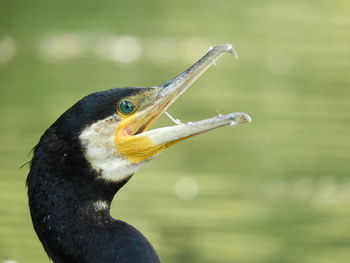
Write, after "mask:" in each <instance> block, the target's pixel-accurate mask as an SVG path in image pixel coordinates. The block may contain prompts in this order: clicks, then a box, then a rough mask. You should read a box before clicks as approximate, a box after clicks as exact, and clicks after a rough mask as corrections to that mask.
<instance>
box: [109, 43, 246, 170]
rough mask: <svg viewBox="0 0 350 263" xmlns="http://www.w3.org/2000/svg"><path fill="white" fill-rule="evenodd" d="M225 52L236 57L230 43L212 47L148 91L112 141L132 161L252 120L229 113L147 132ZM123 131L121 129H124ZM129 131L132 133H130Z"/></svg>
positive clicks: (143, 158)
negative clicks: (142, 104)
mask: <svg viewBox="0 0 350 263" xmlns="http://www.w3.org/2000/svg"><path fill="white" fill-rule="evenodd" d="M224 53H231V54H233V55H234V56H235V57H236V58H238V56H237V53H236V52H235V50H234V49H233V47H232V45H220V46H215V47H213V48H211V49H210V50H209V52H208V53H207V54H206V55H205V56H204V57H202V58H201V59H200V60H199V61H197V62H196V63H195V64H194V65H193V66H191V67H190V68H188V69H187V70H185V71H184V72H183V73H181V74H179V75H178V76H176V77H175V78H174V79H172V80H171V81H169V82H166V83H164V84H162V85H160V86H158V87H154V88H153V89H152V90H151V91H149V92H150V93H151V94H152V96H151V97H152V101H151V102H150V103H149V105H147V106H146V107H144V108H143V109H142V110H141V111H140V112H138V113H137V114H135V116H133V117H131V118H129V119H128V120H126V121H125V125H123V127H128V130H129V132H127V133H126V132H125V130H126V129H125V128H123V129H118V130H119V132H118V131H117V134H116V138H115V143H116V146H117V149H118V151H119V152H120V153H121V154H123V155H124V156H125V157H126V158H127V159H129V160H130V161H132V162H134V163H139V162H142V161H146V160H148V159H150V158H152V157H153V156H155V155H157V154H158V153H160V152H161V151H162V150H164V149H166V148H167V147H169V146H171V145H173V144H175V143H177V142H179V141H182V140H184V139H186V138H189V137H192V136H194V135H197V134H200V133H204V132H207V131H210V130H213V129H216V128H219V127H222V126H226V125H232V126H234V125H238V124H241V123H245V122H251V118H250V116H249V115H248V114H246V113H237V112H236V113H230V114H225V115H221V114H220V115H218V116H216V117H213V118H210V119H206V120H202V121H198V122H189V123H179V124H177V125H175V126H170V127H163V128H159V129H153V130H149V131H147V129H148V128H149V127H150V126H151V125H152V124H153V123H154V121H156V120H157V119H158V117H159V116H160V115H161V114H162V113H163V112H164V111H165V110H166V109H167V108H168V107H169V106H170V105H171V104H172V103H173V102H174V101H175V100H176V99H177V98H178V97H179V96H180V95H181V94H183V93H184V92H185V91H186V90H187V88H189V87H190V86H191V84H192V83H193V82H194V81H196V80H197V79H198V78H199V77H200V76H201V75H202V74H203V73H204V72H205V71H206V70H207V69H208V68H209V67H210V66H211V65H212V64H214V63H215V61H216V60H217V59H218V58H219V57H220V56H221V55H223V54H224ZM123 131H124V132H123ZM130 131H132V132H130Z"/></svg>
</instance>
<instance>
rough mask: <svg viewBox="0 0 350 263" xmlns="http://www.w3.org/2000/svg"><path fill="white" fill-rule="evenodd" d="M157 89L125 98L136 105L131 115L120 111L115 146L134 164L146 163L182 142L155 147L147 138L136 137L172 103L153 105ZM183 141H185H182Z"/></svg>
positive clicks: (168, 101)
mask: <svg viewBox="0 0 350 263" xmlns="http://www.w3.org/2000/svg"><path fill="white" fill-rule="evenodd" d="M156 92H157V89H155V90H151V91H146V92H144V93H139V94H137V95H134V96H130V97H126V98H123V99H122V100H121V101H120V102H119V103H121V102H122V101H124V100H128V101H131V102H133V103H134V104H135V106H136V108H135V110H134V112H133V113H131V114H124V113H122V112H120V111H119V110H118V115H119V116H120V117H121V121H120V124H119V125H118V127H117V128H116V136H115V141H114V143H115V145H116V147H117V150H118V152H119V153H120V154H122V155H123V156H124V157H126V158H127V159H128V160H129V161H131V162H132V163H140V162H143V161H146V160H148V159H150V158H152V157H153V156H155V155H156V154H158V153H159V152H161V151H163V150H164V149H166V148H168V147H169V146H171V145H173V144H175V143H176V142H178V141H180V140H177V141H172V142H170V143H167V144H163V145H154V144H153V143H152V141H151V140H150V139H149V138H148V137H146V136H134V135H135V133H136V132H137V133H140V132H143V131H146V130H147V129H148V128H149V127H150V126H151V125H152V124H153V123H154V122H155V121H156V120H157V119H158V117H159V116H160V114H161V113H162V112H163V110H164V108H165V107H166V106H168V104H169V103H170V99H169V100H166V101H164V102H163V103H161V105H153V102H154V101H155V97H156ZM181 140H183V139H181Z"/></svg>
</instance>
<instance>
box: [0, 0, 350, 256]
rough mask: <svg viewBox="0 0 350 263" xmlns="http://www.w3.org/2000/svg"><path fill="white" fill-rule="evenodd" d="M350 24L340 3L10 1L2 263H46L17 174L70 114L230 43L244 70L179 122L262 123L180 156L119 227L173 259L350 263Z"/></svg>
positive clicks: (0, 73) (196, 97)
mask: <svg viewBox="0 0 350 263" xmlns="http://www.w3.org/2000/svg"><path fill="white" fill-rule="evenodd" d="M349 11H350V4H349V2H348V1H345V0H336V1H331V2H329V1H290V2H285V1H277V0H270V1H257V0H255V1H223V0H219V1H215V2H214V3H213V2H211V1H184V0H181V1H173V2H167V1H147V2H144V3H141V2H136V1H135V2H134V1H129V2H123V3H122V2H119V1H88V2H86V1H59V2H55V3H52V2H47V1H39V0H35V1H28V2H21V3H20V2H17V1H7V0H5V1H3V2H2V3H1V8H0V123H1V124H0V125H1V126H0V127H1V129H0V156H1V158H0V167H1V169H0V187H1V191H0V262H5V261H6V260H15V261H18V262H21V263H30V262H48V258H47V256H46V255H45V253H44V251H43V249H42V247H41V244H40V243H39V241H38V239H37V237H36V235H35V233H34V230H33V229H32V226H31V221H30V217H29V211H28V208H27V199H26V189H25V178H26V174H27V173H28V167H27V166H25V167H24V168H22V169H19V167H20V166H21V165H22V164H23V163H25V162H27V161H28V160H29V159H30V157H28V154H29V152H30V150H31V148H32V147H33V146H34V145H35V144H36V142H37V141H38V139H39V137H40V135H41V134H42V133H43V131H44V130H45V129H46V128H47V127H48V126H49V125H50V124H51V123H52V122H53V121H54V120H55V119H56V118H57V117H58V116H59V115H60V114H61V113H62V112H63V111H64V110H66V109H67V108H68V107H70V106H71V105H72V104H73V103H74V102H75V101H77V100H78V99H80V98H81V97H82V96H84V95H86V94H88V93H91V92H94V91H97V90H103V89H108V88H111V87H117V86H151V85H157V84H160V83H163V82H165V81H167V80H169V79H170V78H172V77H174V76H175V75H176V74H177V73H179V72H181V71H182V70H184V69H185V68H187V67H188V66H189V65H191V64H192V63H193V62H195V61H196V60H197V59H198V58H199V57H200V56H201V55H203V54H204V53H205V52H206V51H207V48H208V47H209V46H211V45H215V44H222V43H228V42H232V43H233V44H234V45H235V47H236V49H237V51H238V53H239V55H240V61H239V62H237V61H235V60H234V59H232V57H230V56H229V55H225V56H224V57H222V58H221V59H220V60H218V61H217V66H216V67H212V68H211V69H210V70H209V71H208V72H207V73H206V74H205V75H204V76H203V77H202V78H201V79H200V80H198V81H197V82H196V83H195V84H194V85H193V87H191V89H190V90H189V91H188V92H187V93H186V94H184V95H183V97H182V98H181V99H179V100H178V101H177V102H176V103H175V104H174V105H173V106H172V107H171V108H170V109H169V112H170V113H171V114H172V115H174V117H176V118H180V119H181V120H182V121H193V120H199V119H203V118H206V117H210V116H213V115H215V114H217V110H219V111H220V112H222V113H227V112H231V111H244V112H247V113H249V114H251V116H252V118H253V122H252V123H251V124H249V125H244V126H240V127H227V128H223V129H219V130H216V131H213V132H210V133H208V134H204V135H201V136H198V137H195V138H192V139H190V140H188V141H185V142H182V143H180V144H178V145H176V146H174V147H172V148H170V149H169V150H167V151H166V152H164V153H163V154H162V155H161V156H159V157H157V158H156V159H155V160H154V161H152V162H150V163H149V164H147V166H145V167H144V168H143V169H141V170H140V171H139V172H138V173H136V174H135V176H134V178H133V179H132V180H131V181H130V182H129V183H128V185H126V186H125V187H124V188H123V189H122V190H121V191H120V193H118V195H117V196H116V198H115V201H114V202H113V207H112V213H113V215H114V216H115V217H117V218H120V219H123V220H125V221H127V222H129V223H131V224H132V225H134V226H136V227H137V228H138V229H140V230H141V232H143V233H144V234H145V235H146V236H147V237H148V238H149V239H150V240H151V242H152V243H153V244H154V246H155V248H156V250H157V251H158V252H159V254H160V257H161V259H162V261H163V262H173V263H177V262H181V263H184V262H191V263H192V262H240V263H261V262H266V263H267V262H268V263H274V262H276V263H292V262H303V263H316V262H317V263H331V262H332V263H333V262H337V263H345V262H346V263H347V262H349V259H350V235H349V234H350V221H349V218H350V208H349V207H350V162H349V161H350V158H349V148H350V133H349V131H350V117H349V114H350V106H349V105H350V91H349V86H350V75H349V72H350V34H349V29H350V17H349V15H348V14H349ZM170 124H171V122H170V120H168V119H167V118H165V117H162V118H161V119H160V120H159V122H158V123H157V126H164V125H170Z"/></svg>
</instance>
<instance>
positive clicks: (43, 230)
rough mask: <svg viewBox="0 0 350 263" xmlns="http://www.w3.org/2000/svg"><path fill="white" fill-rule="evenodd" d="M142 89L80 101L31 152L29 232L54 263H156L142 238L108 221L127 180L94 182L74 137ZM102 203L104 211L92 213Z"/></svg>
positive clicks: (120, 223)
mask: <svg viewBox="0 0 350 263" xmlns="http://www.w3.org/2000/svg"><path fill="white" fill-rule="evenodd" d="M145 89H146V88H122V89H111V90H107V91H103V92H98V93H94V94H91V95H88V96H86V97H85V98H83V99H82V100H80V101H79V102H77V103H76V104H75V105H73V106H72V107H71V108H70V109H68V110H67V111H66V112H65V113H64V114H62V115H61V116H60V117H59V118H58V120H57V121H56V122H55V123H54V124H53V125H52V126H51V127H50V128H49V129H47V130H46V131H45V133H44V135H43V136H42V137H41V138H40V141H39V143H38V144H37V145H36V146H35V148H34V156H33V159H32V161H31V169H30V172H29V175H28V177H27V186H28V198H29V207H30V213H31V217H32V221H33V226H34V229H35V231H36V233H37V235H38V237H39V239H40V241H41V242H42V244H43V246H44V248H45V250H46V252H47V254H48V255H49V257H50V258H51V259H52V260H53V261H54V262H56V263H61V262H62V263H69V262H74V263H83V262H84V263H90V262H91V263H92V262H104V263H110V262H159V259H158V256H157V254H156V252H155V251H154V249H153V247H152V245H151V244H150V243H149V242H148V241H147V239H146V238H145V237H144V236H143V235H142V234H141V233H140V232H139V231H137V230H136V229H135V228H134V227H132V226H131V225H129V224H127V223H125V222H123V221H120V220H116V219H113V218H112V217H111V216H110V213H109V205H110V203H111V202H112V199H113V197H114V195H115V194H116V193H117V192H118V190H119V189H120V188H121V187H122V186H123V185H124V184H125V183H126V182H127V181H128V180H129V179H130V177H131V175H130V177H128V178H127V179H125V180H124V181H120V182H118V183H114V182H113V183H111V182H106V181H104V180H101V179H99V177H98V174H97V172H96V171H95V170H93V169H92V168H91V167H90V164H89V163H88V161H87V160H86V159H85V157H84V155H83V150H82V147H81V145H80V142H79V139H78V136H79V134H80V133H81V132H82V130H83V129H84V128H85V127H86V126H87V125H89V124H92V123H95V122H96V121H98V120H101V119H104V118H106V117H108V116H110V115H112V114H114V113H115V112H116V107H117V106H116V105H117V103H118V101H119V100H121V99H122V98H123V97H126V96H130V95H132V94H136V93H138V92H142V91H144V90H145ZM97 201H102V202H105V203H106V204H107V206H106V207H102V208H101V209H97V208H96V207H95V206H94V204H95V203H96V202H97Z"/></svg>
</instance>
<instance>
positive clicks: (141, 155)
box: [60, 45, 250, 182]
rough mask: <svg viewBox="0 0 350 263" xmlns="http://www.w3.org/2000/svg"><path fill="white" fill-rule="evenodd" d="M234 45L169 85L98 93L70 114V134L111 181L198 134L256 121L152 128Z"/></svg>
mask: <svg viewBox="0 0 350 263" xmlns="http://www.w3.org/2000/svg"><path fill="white" fill-rule="evenodd" d="M226 52H229V53H232V54H234V55H236V53H235V51H234V49H233V48H232V46H231V45H221V46H216V47H214V48H212V49H210V50H209V52H208V53H207V54H206V55H205V56H204V57H202V58H201V59H200V60H199V61H198V62H196V63H195V64H194V65H193V66H191V67H190V68H189V69H187V70H186V71H184V72H183V73H181V74H179V75H178V76H176V77H175V78H174V79H172V80H171V81H169V82H166V83H164V84H162V85H159V86H154V87H147V88H130V87H128V88H119V89H110V90H107V91H102V92H97V93H93V94H91V95H88V96H87V97H85V98H83V99H82V100H81V101H79V102H78V103H77V104H75V105H74V106H73V107H72V108H71V109H69V110H68V111H67V112H66V113H65V114H64V117H63V119H64V123H65V124H64V125H60V127H61V129H62V127H65V128H66V130H65V133H66V134H67V136H70V135H71V134H72V133H75V135H76V136H75V137H76V138H78V140H79V142H80V145H81V148H82V152H83V154H84V156H85V158H86V160H87V161H88V162H89V164H90V166H91V167H92V168H93V169H94V170H95V171H96V172H97V173H98V174H99V176H101V177H102V178H103V179H105V180H108V181H115V182H117V181H119V180H123V179H125V178H128V177H130V176H131V175H132V174H133V173H134V172H135V171H136V170H137V169H138V168H139V167H140V166H142V165H143V164H144V163H146V162H147V161H149V160H151V159H152V158H154V157H155V156H157V155H158V154H159V153H160V152H162V151H163V150H164V149H166V148H168V147H170V146H172V145H174V144H175V143H177V142H180V141H182V140H185V139H187V138H190V137H192V136H194V135H197V134H200V133H204V132H207V131H210V130H212V129H215V128H219V127H222V126H226V125H237V124H240V123H244V122H250V117H249V115H247V114H245V113H231V114H226V115H218V116H216V117H213V118H210V119H206V120H202V121H198V122H191V123H177V124H176V125H174V126H169V127H162V128H158V129H153V130H149V128H150V127H151V126H152V124H153V123H154V122H155V121H156V120H157V119H158V118H159V116H160V115H161V114H162V113H164V111H165V110H166V109H167V108H168V107H169V106H170V105H171V104H172V103H173V102H174V101H175V100H176V99H177V98H178V97H179V96H180V95H181V94H183V93H184V92H185V91H186V89H187V88H188V87H190V86H191V84H192V83H193V82H194V81H195V80H196V79H197V78H198V77H199V76H200V75H201V74H202V73H203V72H205V71H206V70H207V69H208V68H209V67H210V66H211V65H212V64H213V63H215V60H216V59H217V58H219V57H220V56H221V55H222V54H224V53H226Z"/></svg>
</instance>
